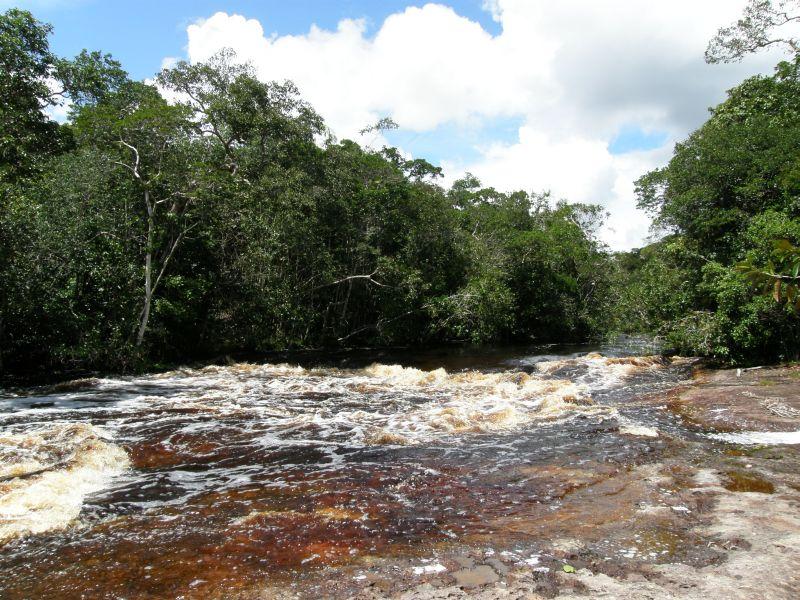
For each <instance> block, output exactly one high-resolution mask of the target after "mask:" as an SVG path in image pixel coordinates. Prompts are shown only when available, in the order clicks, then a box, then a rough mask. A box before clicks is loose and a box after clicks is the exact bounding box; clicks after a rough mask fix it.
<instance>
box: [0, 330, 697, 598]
mask: <svg viewBox="0 0 800 600" xmlns="http://www.w3.org/2000/svg"><path fill="white" fill-rule="evenodd" d="M648 351H652V350H651V349H647V348H643V347H641V346H636V345H628V346H625V345H622V346H605V347H596V348H575V347H572V348H547V349H541V348H537V349H533V350H532V349H525V348H513V349H491V350H484V351H471V352H470V351H464V350H461V351H458V352H454V351H449V352H447V353H444V352H429V353H425V354H419V355H416V356H408V355H405V356H403V355H384V356H380V357H379V360H380V362H375V363H371V364H370V362H369V360H374V358H375V357H374V355H373V356H372V357H366V358H367V360H365V357H364V356H363V355H361V356H359V355H344V356H339V357H337V359H336V364H335V365H332V364H330V362H333V361H329V362H328V364H325V361H320V360H316V363H314V362H312V361H309V360H306V361H305V362H306V366H298V365H297V364H292V365H290V364H282V365H277V364H234V365H230V366H210V367H206V368H202V369H187V370H178V371H173V372H170V373H164V374H158V375H152V376H146V377H133V378H115V379H95V380H84V381H80V382H72V383H71V384H69V385H62V386H57V387H56V388H51V389H49V390H35V391H31V390H28V391H16V392H15V393H11V392H8V393H6V394H5V395H4V396H3V397H2V399H0V428H1V429H0V430H1V431H2V433H0V573H2V577H1V578H0V597H3V598H9V599H13V598H80V597H84V598H174V597H185V598H205V597H211V596H214V595H220V596H221V597H226V596H230V595H231V594H233V593H235V592H236V591H237V590H246V589H248V588H249V587H251V586H254V585H257V584H262V583H264V582H273V583H275V582H278V583H280V584H281V585H287V586H289V585H291V586H294V589H297V590H298V591H300V592H302V589H303V581H305V580H306V579H307V578H308V577H310V576H311V575H312V574H313V573H314V572H316V571H318V570H319V569H320V568H322V567H324V566H326V565H342V564H353V565H359V564H362V563H363V564H367V562H368V561H370V560H374V559H375V557H387V556H407V557H408V556H414V557H419V558H420V560H422V559H423V558H424V557H425V556H427V555H428V554H429V553H430V552H432V551H433V550H434V549H436V548H441V547H443V545H448V544H461V543H465V544H468V543H481V544H484V545H485V544H486V543H488V542H487V540H488V541H490V542H491V543H492V544H493V545H494V546H496V547H498V548H502V547H511V545H514V544H517V546H516V547H519V544H525V543H527V542H535V538H536V537H537V535H543V533H542V532H537V531H536V530H535V528H533V529H531V528H530V527H527V528H525V527H523V528H517V527H514V526H510V525H509V524H513V523H514V522H515V519H520V520H521V519H523V518H524V519H525V520H526V522H530V521H531V519H534V520H535V517H536V515H544V514H549V515H552V514H554V513H557V512H558V511H559V510H561V507H562V504H563V497H564V495H565V494H566V493H568V492H569V491H570V489H572V488H574V486H576V485H579V483H577V482H576V481H577V480H576V479H575V473H576V472H580V473H584V477H602V476H603V474H604V473H607V472H614V471H615V470H619V469H624V468H626V466H629V465H631V464H635V463H638V462H642V461H645V460H647V457H648V455H650V454H652V453H654V452H657V451H658V450H659V448H661V446H662V445H663V444H664V441H663V433H664V432H666V433H672V434H677V435H688V433H687V432H683V431H682V430H681V426H680V425H679V424H678V422H677V421H676V419H675V418H674V417H673V416H672V415H671V414H670V413H669V412H668V411H666V410H664V408H663V407H659V406H651V405H643V404H639V403H636V402H632V400H633V399H635V398H637V397H639V396H641V395H643V394H645V393H648V392H652V391H654V390H660V389H667V388H669V387H672V386H675V385H676V384H677V382H679V381H680V380H681V379H683V378H685V377H687V368H686V367H685V366H681V365H680V364H676V363H674V362H671V361H669V360H667V359H661V358H658V357H652V356H647V353H648ZM562 475H563V476H562ZM570 486H572V487H570ZM498 523H505V526H504V527H502V531H501V530H500V529H498V525H497V524H498ZM3 544H4V545H3ZM610 551H611V550H610ZM620 551H622V550H620Z"/></svg>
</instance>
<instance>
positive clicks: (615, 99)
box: [0, 0, 776, 249]
mask: <svg viewBox="0 0 800 600" xmlns="http://www.w3.org/2000/svg"><path fill="white" fill-rule="evenodd" d="M745 1H746V0H704V1H703V2H701V3H698V2H696V0H658V1H656V2H652V3H647V10H642V7H643V3H642V2H641V0H592V1H591V2H589V1H588V0H558V1H554V0H438V3H430V4H428V3H426V2H425V1H424V0H339V1H336V0H231V1H226V2H223V1H219V0H160V1H155V0H140V1H138V2H130V1H127V0H18V1H17V2H10V1H9V0H0V8H8V7H10V6H19V7H21V8H26V9H29V10H31V11H32V12H33V13H34V14H35V16H36V17H37V18H38V19H40V20H42V21H45V22H48V23H51V24H52V25H53V27H54V35H53V37H52V40H51V45H52V48H53V50H54V51H55V52H56V53H57V54H59V55H62V56H73V55H75V54H76V53H78V52H79V51H80V50H82V49H84V48H87V49H90V50H102V51H104V52H108V53H110V54H112V55H113V56H114V57H115V58H117V59H118V60H119V61H120V62H121V63H122V64H123V66H124V67H125V68H126V69H127V70H128V72H129V73H130V74H131V75H132V76H133V77H135V78H137V79H144V78H149V77H152V76H153V75H154V74H155V73H156V72H157V71H158V70H159V69H160V68H161V66H162V64H164V61H165V60H167V59H168V60H173V59H175V58H178V59H189V60H192V61H202V60H206V59H207V58H209V57H210V56H212V55H213V54H214V53H215V52H218V51H219V50H220V49H222V48H225V47H232V48H233V49H234V50H235V51H236V52H237V54H238V55H239V56H240V57H241V58H242V59H245V60H248V61H250V62H251V63H252V64H253V65H254V67H255V68H256V70H257V72H258V75H259V77H261V78H262V79H264V80H283V79H291V80H293V81H294V82H295V83H296V84H297V85H298V87H299V89H300V91H301V94H302V95H303V96H304V98H305V99H307V100H308V101H309V102H310V103H311V104H312V105H313V106H314V107H315V108H316V109H317V110H318V111H319V112H320V114H322V116H323V117H324V118H325V120H326V122H327V123H328V125H329V126H330V127H331V129H332V131H333V132H334V133H335V134H336V135H337V136H338V137H340V138H344V137H351V138H353V139H357V140H359V141H360V142H361V143H363V144H369V143H374V144H381V143H386V144H391V145H395V146H397V147H398V148H400V149H401V150H402V151H403V152H405V153H407V154H409V155H412V156H415V157H421V158H426V159H428V160H429V161H431V162H433V163H434V164H439V165H441V166H442V167H443V169H444V172H445V176H446V179H445V181H444V183H445V184H448V183H449V182H452V181H453V180H454V179H455V178H456V177H459V176H461V175H462V174H464V173H465V172H471V173H473V174H475V175H477V176H478V177H479V178H480V179H481V180H482V181H483V183H484V184H486V185H490V186H492V187H495V188H497V189H501V190H516V189H524V190H527V191H534V192H539V191H543V190H550V191H552V193H553V196H554V197H555V198H564V199H567V200H568V201H573V202H590V203H596V204H601V205H603V206H604V207H605V208H606V209H607V210H608V211H609V213H610V214H611V217H610V218H609V221H608V225H607V227H606V228H605V229H604V230H602V232H601V236H602V238H603V240H604V241H606V242H607V243H608V244H609V245H610V246H611V247H612V248H615V249H626V248H630V247H635V246H640V245H642V243H643V242H644V240H645V238H646V236H647V232H648V226H649V218H648V217H647V215H645V214H644V213H642V212H641V211H639V210H638V209H637V208H636V199H635V196H634V186H633V182H634V181H635V179H637V178H638V177H639V176H641V175H642V174H643V173H645V172H647V171H648V170H650V169H653V168H657V167H659V166H661V165H663V164H664V163H665V162H666V161H667V160H668V159H669V156H670V154H671V149H672V147H673V145H674V143H675V142H676V141H679V140H680V139H682V138H684V137H685V136H686V135H688V134H689V133H690V132H691V131H692V130H693V129H695V128H696V127H698V126H699V125H700V124H701V123H702V122H703V121H704V120H705V119H706V118H707V116H708V113H707V107H709V106H713V105H715V104H717V103H718V102H720V101H721V100H723V99H724V97H725V90H727V89H729V88H731V87H732V86H734V85H736V84H737V83H738V82H740V81H741V80H742V79H744V78H745V77H746V76H749V75H752V74H754V73H757V72H769V71H770V70H771V68H772V65H774V64H775V62H776V57H775V56H774V55H772V56H760V57H756V58H753V59H748V60H746V61H744V62H743V63H741V64H737V65H707V64H705V62H704V61H703V50H704V49H705V46H706V43H707V42H708V39H709V38H710V36H712V35H713V34H714V32H715V31H716V30H717V29H718V28H719V27H721V26H723V25H726V24H728V23H730V22H731V21H732V20H734V19H735V18H736V17H737V16H738V15H739V14H740V13H741V10H742V7H743V6H744V3H745ZM356 20H359V21H356ZM312 26H316V28H315V29H312ZM381 117H391V118H392V119H394V120H395V121H396V122H397V123H398V124H399V125H400V128H399V129H398V130H396V131H390V132H387V133H386V134H385V137H384V138H383V139H380V138H379V139H377V140H374V139H373V140H367V139H359V137H358V131H359V130H361V129H362V128H364V127H365V126H367V125H370V124H372V123H375V122H376V121H377V120H378V119H379V118H381Z"/></svg>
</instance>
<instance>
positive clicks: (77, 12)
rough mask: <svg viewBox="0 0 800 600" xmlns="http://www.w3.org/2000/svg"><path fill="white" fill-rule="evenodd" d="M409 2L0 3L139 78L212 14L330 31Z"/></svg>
mask: <svg viewBox="0 0 800 600" xmlns="http://www.w3.org/2000/svg"><path fill="white" fill-rule="evenodd" d="M425 3H426V2H424V1H414V0H232V1H226V2H221V1H219V0H160V1H159V0H138V1H136V2H130V1H126V0H22V1H18V2H7V1H4V0H0V6H3V7H10V6H16V7H18V8H25V9H27V10H30V11H31V12H32V13H34V15H35V16H36V17H37V18H38V19H39V20H40V21H45V22H48V23H50V24H52V25H53V27H54V29H55V33H54V36H53V39H52V47H53V49H54V50H55V51H56V52H57V53H59V54H61V55H64V56H72V55H74V54H77V53H78V52H80V51H81V50H82V49H84V48H88V49H90V50H96V49H99V50H103V51H104V52H108V53H111V54H113V55H114V56H115V57H116V58H117V59H118V60H120V61H121V62H122V64H123V65H125V68H126V69H127V70H128V72H129V73H130V74H131V75H133V76H134V77H136V78H139V79H142V78H145V77H151V76H152V75H153V74H154V73H156V72H157V71H158V70H159V69H160V68H161V60H162V59H163V58H164V57H165V56H181V55H183V48H184V46H185V45H186V26H187V25H189V24H190V23H192V22H194V21H196V20H197V19H201V18H205V17H209V16H211V15H212V14H214V13H215V12H218V11H225V12H228V13H238V14H241V15H244V16H246V17H249V18H255V19H258V20H259V21H260V22H261V24H262V25H263V26H264V30H265V32H266V33H267V34H272V33H276V34H278V35H296V34H303V33H306V32H307V31H308V30H309V28H310V26H311V25H312V24H316V25H317V26H319V27H321V28H323V29H335V28H336V24H337V23H338V22H339V21H340V20H341V19H343V18H362V17H363V18H366V19H367V23H368V24H369V26H370V29H374V28H375V27H377V26H379V25H380V24H381V23H382V22H383V20H384V19H385V18H386V17H387V16H388V15H390V14H392V13H395V12H399V11H402V10H403V9H405V8H406V7H408V6H422V5H424V4H425ZM447 4H448V5H450V6H452V7H453V8H455V9H456V11H457V12H458V13H459V14H461V15H464V16H465V17H468V18H470V19H472V20H475V21H478V22H480V23H481V25H482V26H483V27H484V28H485V29H486V30H487V31H490V32H493V33H499V24H498V23H496V22H495V21H493V20H492V18H491V15H490V14H489V13H488V12H487V11H485V10H483V9H482V8H481V6H482V2H481V0H454V1H448V2H447Z"/></svg>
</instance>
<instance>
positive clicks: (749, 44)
mask: <svg viewBox="0 0 800 600" xmlns="http://www.w3.org/2000/svg"><path fill="white" fill-rule="evenodd" d="M798 25H800V0H748V2H747V6H745V8H744V12H743V13H742V16H741V17H740V18H739V19H738V20H737V21H736V23H734V24H732V25H729V26H727V27H722V28H721V29H720V30H719V31H717V34H716V35H715V36H714V37H713V38H712V39H711V41H710V42H709V44H708V48H707V49H706V62H709V63H720V62H738V61H740V60H742V58H744V57H745V56H746V55H747V54H751V53H753V52H760V51H761V50H765V49H767V48H770V47H775V46H777V47H783V48H785V49H787V50H789V51H790V52H793V53H795V54H797V53H800V31H799V30H800V28H799V27H798Z"/></svg>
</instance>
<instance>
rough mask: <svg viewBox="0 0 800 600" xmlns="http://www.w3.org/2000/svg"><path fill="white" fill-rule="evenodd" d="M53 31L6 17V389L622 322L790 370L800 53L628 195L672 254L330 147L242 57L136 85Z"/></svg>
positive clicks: (432, 169) (292, 95) (580, 335)
mask: <svg viewBox="0 0 800 600" xmlns="http://www.w3.org/2000/svg"><path fill="white" fill-rule="evenodd" d="M51 34H52V30H51V27H50V26H49V25H47V24H46V23H42V22H39V21H38V20H36V18H35V17H34V16H33V15H31V14H30V13H29V12H27V11H22V10H16V9H11V10H8V11H7V12H5V13H4V14H2V15H0V64H1V65H2V69H1V70H0V373H1V374H2V376H4V377H10V376H16V375H20V374H31V373H33V374H37V373H38V374H43V373H49V372H54V371H75V370H80V369H93V370H101V371H115V372H131V371H141V370H145V369H149V368H155V367H157V366H159V365H162V364H173V363H176V362H181V361H189V360H204V359H210V358H213V357H219V356H225V355H227V354H235V353H263V352H268V351H272V350H282V349H307V348H315V349H323V348H339V347H378V346H423V345H425V346H428V345H437V344H445V343H447V344H450V343H461V344H487V343H511V342H514V343H548V342H554V341H558V342H581V341H587V340H597V339H601V338H605V337H608V336H612V335H615V334H619V333H642V334H648V335H654V336H659V337H660V338H662V339H663V340H664V342H665V345H666V348H667V351H670V352H676V353H680V354H686V355H696V356H705V357H709V358H710V359H713V360H715V361H718V362H721V363H726V364H739V365H745V364H758V363H763V362H775V361H789V360H793V359H796V358H797V355H798V350H799V349H800V316H798V314H799V313H800V294H799V293H798V289H797V284H798V281H800V274H799V272H800V250H798V244H800V219H799V217H800V55H798V54H797V52H794V53H793V57H790V59H789V60H786V61H783V62H780V63H779V64H778V65H777V66H776V67H775V71H774V73H773V74H772V75H769V76H755V77H752V78H749V79H747V80H745V81H744V82H742V83H741V84H740V85H738V86H737V87H735V88H734V89H732V90H730V91H729V93H728V97H727V99H726V100H725V101H724V102H722V103H721V104H720V105H719V106H717V107H715V108H714V109H713V110H712V111H711V114H710V116H709V118H708V120H707V122H706V123H705V124H703V125H702V126H701V127H700V128H699V129H698V130H697V131H695V132H694V133H692V134H691V135H690V136H689V137H688V138H687V139H685V140H683V141H682V142H680V143H679V144H677V145H676V147H675V150H674V154H673V156H672V159H671V160H670V161H669V164H668V165H666V166H665V167H664V168H661V169H658V170H655V171H652V172H650V173H647V174H645V175H643V176H642V177H641V178H640V179H639V180H638V181H637V183H636V190H637V196H638V202H639V206H640V207H641V208H644V209H646V210H648V211H649V212H650V213H651V214H652V216H653V218H654V239H657V240H658V241H655V242H653V243H652V244H650V245H648V246H646V247H644V248H641V249H637V250H633V251H631V252H611V251H610V250H609V249H608V248H607V247H605V246H604V245H603V244H602V243H601V242H600V241H599V239H598V237H597V231H598V229H599V228H600V227H601V225H602V223H603V219H604V217H605V212H604V209H603V208H602V207H601V206H593V205H584V204H574V203H570V202H569V199H568V198H567V199H557V198H552V197H551V196H550V194H549V193H547V192H542V193H533V192H528V191H511V192H508V191H499V190H496V189H493V188H492V187H485V186H484V184H483V183H482V182H480V181H479V180H478V179H476V178H475V177H473V176H471V175H466V176H464V177H463V178H461V179H459V180H457V181H456V182H454V183H453V184H452V185H451V186H449V187H445V186H444V185H442V183H441V181H442V171H441V169H440V168H439V167H436V166H435V165H433V164H431V163H429V162H428V161H426V160H424V159H423V158H413V159H410V158H408V157H406V156H404V155H403V154H401V152H400V151H398V150H397V149H395V148H390V147H382V148H380V149H378V148H373V147H365V146H360V145H359V144H357V143H355V142H353V141H351V140H347V139H343V140H339V139H336V138H335V137H334V135H333V134H332V133H331V131H330V130H329V129H328V128H327V127H326V124H325V123H324V121H323V119H322V118H321V117H320V115H319V114H318V113H317V112H316V111H315V110H314V107H312V106H310V105H309V104H308V103H307V102H305V101H304V100H303V98H302V95H301V91H299V90H298V89H297V88H296V87H295V86H294V85H293V84H292V83H291V82H288V81H286V82H262V81H259V80H258V78H257V77H256V75H255V73H254V71H253V70H252V68H251V67H249V66H248V65H246V64H241V63H240V62H238V61H237V59H236V56H235V55H233V53H232V52H222V53H220V54H218V55H216V56H215V57H214V58H212V59H211V60H209V61H208V62H206V63H198V64H190V63H186V62H180V63H177V64H176V65H175V66H173V67H171V68H168V69H165V70H164V71H162V72H161V73H160V74H159V75H158V76H157V78H156V79H155V80H153V81H144V82H143V81H134V80H132V79H131V78H130V77H129V76H128V75H127V73H126V72H125V70H124V68H123V65H121V64H120V63H119V62H117V61H116V60H115V59H113V58H112V57H111V56H109V55H106V54H103V53H101V52H97V51H83V52H82V53H81V54H79V55H78V56H76V57H75V58H72V59H66V58H63V57H59V56H56V55H54V54H53V53H52V51H51V50H50V46H49V37H50V35H51ZM64 102H68V104H67V105H68V107H69V111H68V117H67V119H66V120H65V121H63V122H59V121H56V120H53V119H52V118H51V117H50V116H49V113H48V111H47V110H46V109H48V108H51V107H54V106H57V105H61V104H63V103H64ZM365 125H366V130H368V131H375V132H376V133H379V132H380V131H382V130H384V129H388V128H392V127H394V126H395V125H394V123H393V122H392V121H391V120H390V119H382V120H380V121H379V122H377V123H375V124H372V125H369V124H365ZM574 168H576V169H579V168H580V165H575V166H574ZM546 185H547V182H544V181H543V182H542V186H543V188H544V187H546Z"/></svg>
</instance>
